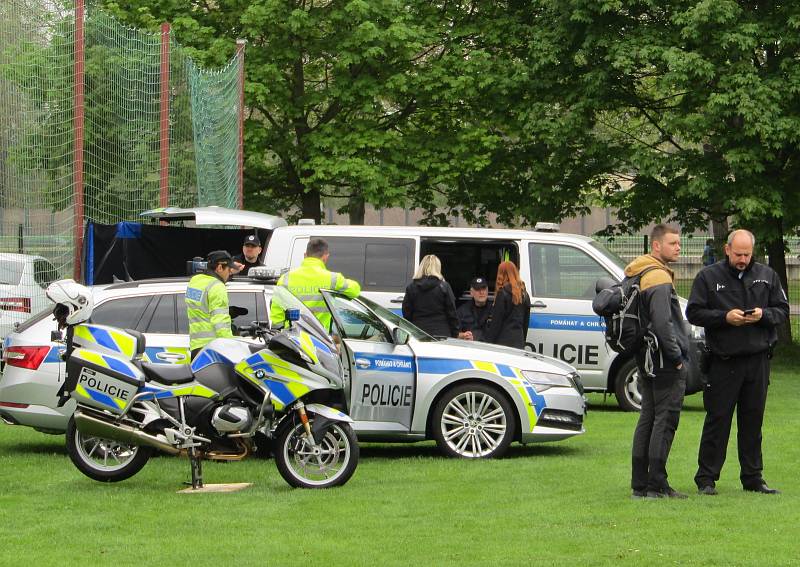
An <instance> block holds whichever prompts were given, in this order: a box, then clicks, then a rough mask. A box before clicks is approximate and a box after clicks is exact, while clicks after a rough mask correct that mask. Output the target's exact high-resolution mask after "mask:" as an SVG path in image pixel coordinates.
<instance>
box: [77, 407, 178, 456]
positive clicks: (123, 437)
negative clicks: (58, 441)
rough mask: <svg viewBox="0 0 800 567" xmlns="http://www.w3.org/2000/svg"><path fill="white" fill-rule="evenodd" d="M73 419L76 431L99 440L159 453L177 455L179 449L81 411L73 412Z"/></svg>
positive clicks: (140, 432) (130, 428) (162, 440)
mask: <svg viewBox="0 0 800 567" xmlns="http://www.w3.org/2000/svg"><path fill="white" fill-rule="evenodd" d="M72 417H73V418H74V419H75V426H76V427H77V428H78V431H80V432H81V433H83V434H84V435H91V436H94V437H100V438H101V439H111V440H113V441H119V442H120V443H129V444H131V445H146V446H148V447H155V448H156V449H158V450H160V451H164V452H165V453H169V454H171V455H177V454H179V453H180V449H177V448H175V447H173V446H172V445H170V444H169V443H168V442H167V440H166V438H165V437H163V436H161V435H159V436H155V435H150V434H149V433H145V432H144V431H141V430H140V429H136V428H135V427H131V426H130V425H125V424H121V423H109V422H107V421H104V420H102V419H98V418H96V417H93V416H90V415H87V414H85V413H83V412H82V411H81V410H75V413H74V414H73V416H72Z"/></svg>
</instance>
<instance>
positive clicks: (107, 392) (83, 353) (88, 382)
mask: <svg viewBox="0 0 800 567" xmlns="http://www.w3.org/2000/svg"><path fill="white" fill-rule="evenodd" d="M67 373H68V374H69V375H70V376H77V377H78V378H77V383H76V385H75V390H73V391H72V393H71V395H72V397H73V398H74V399H75V400H76V401H77V402H78V403H79V404H82V405H86V406H90V407H94V408H97V409H101V410H106V411H110V412H112V413H116V414H120V413H122V412H123V411H124V410H125V408H127V407H128V405H129V404H130V403H131V402H132V401H133V398H134V396H135V395H136V394H137V392H139V390H140V389H141V388H143V387H144V385H145V377H144V374H143V373H142V371H141V370H139V368H137V367H136V366H135V365H134V364H133V363H132V362H131V361H129V360H126V359H125V358H123V357H121V356H114V355H111V354H104V353H100V352H96V351H94V350H89V349H85V348H76V349H75V350H74V351H72V355H71V356H70V357H69V360H68V361H67Z"/></svg>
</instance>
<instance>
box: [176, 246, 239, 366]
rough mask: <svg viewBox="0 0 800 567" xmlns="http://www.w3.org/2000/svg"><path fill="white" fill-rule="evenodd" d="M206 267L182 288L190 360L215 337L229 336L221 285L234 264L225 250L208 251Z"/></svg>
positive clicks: (228, 324)
mask: <svg viewBox="0 0 800 567" xmlns="http://www.w3.org/2000/svg"><path fill="white" fill-rule="evenodd" d="M206 259H207V260H208V268H207V269H206V271H205V272H203V273H200V274H197V275H195V276H194V277H192V279H191V280H189V287H187V288H186V311H187V314H188V315H189V349H190V350H191V351H192V359H194V357H195V356H196V355H197V353H198V352H200V349H202V348H203V347H204V346H206V345H207V344H208V343H210V342H211V341H213V340H214V339H216V338H222V337H227V338H231V337H233V332H232V330H231V316H230V313H229V311H228V290H227V289H226V288H225V282H227V281H228V280H229V279H230V277H231V273H232V271H233V270H234V269H235V264H234V261H233V258H232V257H231V255H230V254H229V253H228V252H226V251H225V250H215V251H214V252H211V253H209V254H208V257H207V258H206Z"/></svg>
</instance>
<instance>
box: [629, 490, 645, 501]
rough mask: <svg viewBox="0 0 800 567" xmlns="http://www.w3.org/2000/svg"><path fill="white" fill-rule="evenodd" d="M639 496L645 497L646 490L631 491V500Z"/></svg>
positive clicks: (639, 497)
mask: <svg viewBox="0 0 800 567" xmlns="http://www.w3.org/2000/svg"><path fill="white" fill-rule="evenodd" d="M641 498H647V491H646V490H634V491H633V492H632V493H631V500H639V499H641Z"/></svg>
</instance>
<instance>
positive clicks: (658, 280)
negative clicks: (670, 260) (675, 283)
mask: <svg viewBox="0 0 800 567" xmlns="http://www.w3.org/2000/svg"><path fill="white" fill-rule="evenodd" d="M663 284H669V285H672V278H671V277H670V276H669V274H668V273H667V271H666V270H662V269H660V268H656V269H655V270H650V271H649V272H647V273H646V274H645V275H643V276H642V279H641V281H640V283H639V286H640V288H641V290H642V291H644V290H646V289H648V288H651V287H655V286H657V285H663Z"/></svg>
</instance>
